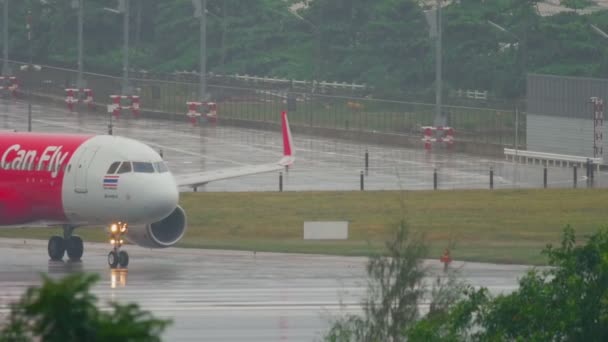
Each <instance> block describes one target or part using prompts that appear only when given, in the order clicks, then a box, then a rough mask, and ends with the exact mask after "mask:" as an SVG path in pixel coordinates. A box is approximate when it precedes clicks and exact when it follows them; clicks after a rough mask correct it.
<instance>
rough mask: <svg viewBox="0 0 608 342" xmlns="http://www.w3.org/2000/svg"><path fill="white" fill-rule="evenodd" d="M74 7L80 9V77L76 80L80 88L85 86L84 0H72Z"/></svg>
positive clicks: (78, 62)
mask: <svg viewBox="0 0 608 342" xmlns="http://www.w3.org/2000/svg"><path fill="white" fill-rule="evenodd" d="M72 8H74V9H77V10H78V61H77V64H78V78H77V80H76V87H77V88H78V89H83V88H85V84H84V80H83V78H82V72H83V68H84V65H83V49H84V47H83V45H84V41H83V26H84V0H72Z"/></svg>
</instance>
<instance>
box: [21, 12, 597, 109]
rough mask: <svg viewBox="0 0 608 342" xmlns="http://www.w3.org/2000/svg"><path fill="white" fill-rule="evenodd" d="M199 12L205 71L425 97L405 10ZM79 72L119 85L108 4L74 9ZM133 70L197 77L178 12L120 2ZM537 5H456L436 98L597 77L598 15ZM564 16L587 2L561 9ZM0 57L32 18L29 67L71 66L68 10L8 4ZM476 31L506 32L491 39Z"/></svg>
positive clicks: (24, 53)
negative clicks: (81, 56)
mask: <svg viewBox="0 0 608 342" xmlns="http://www.w3.org/2000/svg"><path fill="white" fill-rule="evenodd" d="M297 2H299V1H297V0H289V1H286V0H259V1H241V0H208V1H207V3H208V10H209V11H208V12H209V14H208V16H207V17H208V23H207V51H206V54H207V57H208V62H207V67H208V70H210V71H211V72H214V73H240V74H254V75H259V76H279V77H288V78H296V79H313V78H314V79H318V80H332V81H340V82H343V81H344V82H361V83H367V84H369V85H371V86H373V87H374V89H375V90H374V92H375V93H374V95H376V96H379V97H392V98H399V97H402V96H404V94H407V93H416V94H421V93H422V94H424V93H425V92H428V91H430V92H432V90H433V86H434V57H435V49H434V44H433V39H432V38H431V37H429V26H428V24H427V21H426V18H425V14H424V10H425V9H424V8H423V7H421V5H420V2H419V1H417V0H377V1H367V0H348V1H347V0H314V1H310V2H308V3H309V6H308V7H307V8H303V9H301V10H299V11H298V13H297V14H293V13H292V12H291V11H290V6H291V5H292V4H293V3H297ZM84 3H85V16H86V20H85V29H84V30H85V69H87V70H91V71H101V72H108V73H120V70H121V59H122V51H121V49H122V18H121V16H120V15H116V14H113V13H110V12H108V11H104V10H103V8H104V7H113V6H114V5H115V2H113V1H112V2H108V1H107V0H86V1H85V2H84ZM130 3H131V6H130V7H131V11H130V13H131V43H132V44H131V48H130V52H129V55H130V57H131V60H130V65H131V66H132V67H133V68H134V69H146V70H151V71H163V72H173V71H176V70H197V69H198V63H199V20H198V19H197V18H194V17H193V15H192V14H193V7H192V2H191V1H190V0H175V1H162V0H130ZM537 3H538V0H493V1H484V0H461V1H453V2H451V3H450V4H449V5H447V6H446V7H445V9H444V25H443V27H444V39H443V42H444V44H443V57H444V79H445V81H446V85H447V86H446V88H447V89H482V90H489V91H491V92H493V93H494V94H495V95H496V96H497V97H500V98H517V97H521V96H522V95H523V94H524V92H525V83H526V82H525V81H526V79H525V74H526V73H552V74H558V75H568V76H592V77H608V58H606V57H608V44H607V43H606V42H605V41H602V39H603V38H601V37H599V36H597V35H596V34H595V33H594V32H593V31H592V30H591V28H590V25H589V24H591V23H593V24H596V25H598V26H599V27H600V28H603V29H608V27H606V25H605V23H606V22H608V11H601V12H596V13H593V14H581V13H582V12H569V13H562V14H558V15H553V16H548V17H543V16H540V14H539V13H538V11H537V9H536V8H537V7H536V5H537ZM562 3H563V4H564V5H566V6H569V7H571V8H575V9H580V8H583V7H586V6H587V5H588V4H589V2H588V1H587V0H563V1H562ZM10 9H11V14H10V28H9V29H10V42H9V45H10V57H11V58H12V59H18V60H27V59H28V58H29V43H28V41H27V39H26V36H27V35H26V32H25V25H24V24H25V15H26V12H27V10H28V9H31V10H32V13H33V18H34V20H33V44H32V45H33V49H32V50H33V58H34V61H36V62H38V63H50V64H54V65H59V66H64V67H75V64H76V42H77V29H76V22H77V21H76V11H75V10H74V9H72V8H71V1H65V0H47V1H44V2H40V1H34V0H27V1H11V2H10ZM488 20H491V21H492V22H495V23H497V24H499V25H501V26H502V27H504V28H505V29H506V30H507V31H508V32H503V31H499V30H497V29H495V28H494V27H492V26H491V25H489V24H488Z"/></svg>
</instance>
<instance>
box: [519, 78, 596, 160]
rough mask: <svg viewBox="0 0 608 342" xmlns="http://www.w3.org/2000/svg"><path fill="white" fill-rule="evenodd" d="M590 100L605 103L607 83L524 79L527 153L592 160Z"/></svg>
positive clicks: (591, 79) (582, 79)
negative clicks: (580, 157) (542, 153)
mask: <svg viewBox="0 0 608 342" xmlns="http://www.w3.org/2000/svg"><path fill="white" fill-rule="evenodd" d="M593 96H598V97H601V98H603V99H604V101H605V102H608V80H605V79H594V78H578V77H562V76H552V75H536V74H530V75H528V84H527V127H526V139H527V140H526V142H527V149H528V150H529V151H537V152H548V153H558V154H569V155H576V156H584V157H593V120H592V116H593V105H592V104H591V102H590V98H591V97H593ZM607 107H608V106H607ZM607 114H608V113H606V112H605V113H604V117H606V116H607ZM607 133H608V129H607V127H606V123H605V124H604V137H605V138H604V139H608V134H607ZM603 145H604V146H606V141H604V144H603ZM607 152H608V151H607ZM605 154H606V153H605Z"/></svg>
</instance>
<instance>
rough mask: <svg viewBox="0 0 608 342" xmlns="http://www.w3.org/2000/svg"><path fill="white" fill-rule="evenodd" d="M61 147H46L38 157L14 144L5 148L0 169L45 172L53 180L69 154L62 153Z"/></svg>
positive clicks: (36, 153)
mask: <svg viewBox="0 0 608 342" xmlns="http://www.w3.org/2000/svg"><path fill="white" fill-rule="evenodd" d="M62 147H63V146H47V147H46V148H45V149H44V151H42V154H41V155H40V157H38V152H39V151H36V150H24V149H21V145H19V144H15V145H12V146H10V147H9V148H7V149H6V150H5V151H4V153H3V154H2V158H0V167H1V168H2V169H4V170H9V169H10V170H22V171H27V170H29V171H46V172H50V173H51V177H53V178H55V177H57V175H58V174H59V171H60V170H61V168H62V165H63V163H64V162H65V161H66V159H67V156H68V154H69V152H62V151H61V149H62Z"/></svg>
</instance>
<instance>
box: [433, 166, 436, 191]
mask: <svg viewBox="0 0 608 342" xmlns="http://www.w3.org/2000/svg"><path fill="white" fill-rule="evenodd" d="M433 190H437V168H435V169H433Z"/></svg>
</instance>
